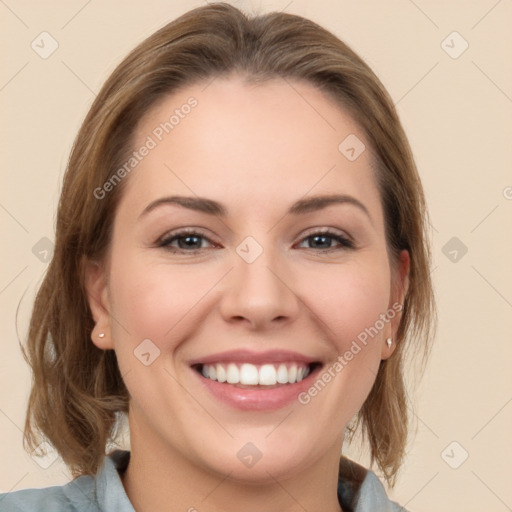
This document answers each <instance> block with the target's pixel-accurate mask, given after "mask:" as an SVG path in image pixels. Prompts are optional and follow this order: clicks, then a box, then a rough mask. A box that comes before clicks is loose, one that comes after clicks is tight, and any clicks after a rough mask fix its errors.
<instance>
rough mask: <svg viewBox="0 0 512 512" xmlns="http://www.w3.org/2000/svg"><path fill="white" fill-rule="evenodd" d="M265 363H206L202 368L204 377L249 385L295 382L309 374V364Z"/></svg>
mask: <svg viewBox="0 0 512 512" xmlns="http://www.w3.org/2000/svg"><path fill="white" fill-rule="evenodd" d="M276 366H277V365H273V364H263V365H261V366H257V365H254V364H250V363H243V364H241V365H240V366H238V365H237V364H235V363H229V364H227V365H226V364H222V363H217V364H215V365H213V364H212V365H209V364H205V365H203V367H202V369H201V373H202V375H203V377H206V378H207V379H210V380H216V381H218V382H227V383H228V384H243V385H247V386H258V385H260V386H273V385H275V384H277V383H279V384H294V383H295V382H300V381H301V380H303V379H305V378H306V377H307V376H308V375H309V372H310V371H309V366H307V365H305V364H303V363H299V364H297V363H286V364H285V363H281V364H279V366H277V367H276Z"/></svg>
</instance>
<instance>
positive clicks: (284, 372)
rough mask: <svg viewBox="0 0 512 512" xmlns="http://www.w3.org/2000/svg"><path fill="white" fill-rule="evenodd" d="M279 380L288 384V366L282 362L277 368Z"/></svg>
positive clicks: (280, 382)
mask: <svg viewBox="0 0 512 512" xmlns="http://www.w3.org/2000/svg"><path fill="white" fill-rule="evenodd" d="M277 382H279V384H288V368H286V365H284V364H280V365H279V368H278V369H277Z"/></svg>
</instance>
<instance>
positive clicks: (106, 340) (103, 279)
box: [84, 260, 114, 350]
mask: <svg viewBox="0 0 512 512" xmlns="http://www.w3.org/2000/svg"><path fill="white" fill-rule="evenodd" d="M84 284H85V290H86V293H87V301H88V303H89V308H90V310H91V314H92V317H93V319H94V322H95V324H96V325H95V326H94V329H93V330H92V333H91V340H92V342H93V343H94V344H95V345H96V346H97V347H98V348H101V349H103V350H107V349H113V348H114V344H113V342H112V335H111V330H110V303H109V297H108V286H107V276H106V271H105V268H104V265H103V264H102V263H98V262H95V261H90V260H87V261H86V262H85V270H84ZM100 334H102V336H100Z"/></svg>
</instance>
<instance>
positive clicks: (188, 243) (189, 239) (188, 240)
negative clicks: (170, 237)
mask: <svg viewBox="0 0 512 512" xmlns="http://www.w3.org/2000/svg"><path fill="white" fill-rule="evenodd" d="M198 240H199V237H197V236H186V237H184V238H182V239H181V241H182V242H183V244H182V248H183V246H185V247H188V248H190V247H193V246H194V245H197V241H198Z"/></svg>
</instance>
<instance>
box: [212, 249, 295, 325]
mask: <svg viewBox="0 0 512 512" xmlns="http://www.w3.org/2000/svg"><path fill="white" fill-rule="evenodd" d="M299 305H300V300H299V298H298V296H297V295H296V292H295V291H294V290H293V282H292V276H291V275H290V272H289V271H287V269H286V268H285V265H284V262H282V261H279V262H278V261H277V256H275V255H274V253H273V252H272V251H270V250H268V251H267V250H265V251H263V253H262V254H261V255H260V256H259V257H258V258H257V259H256V261H253V262H252V263H248V262H246V261H244V259H242V258H241V257H239V255H238V254H236V253H235V254H234V268H233V270H232V271H231V272H229V274H228V276H226V279H225V280H224V288H223V293H222V298H221V304H220V311H221V315H222V317H223V318H224V320H225V321H226V322H229V323H239V324H245V325H246V326H247V327H248V328H250V329H251V330H265V329H272V328H275V327H278V326H280V325H284V324H286V323H290V322H292V321H293V320H294V319H295V318H296V317H297V315H298V313H299Z"/></svg>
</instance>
